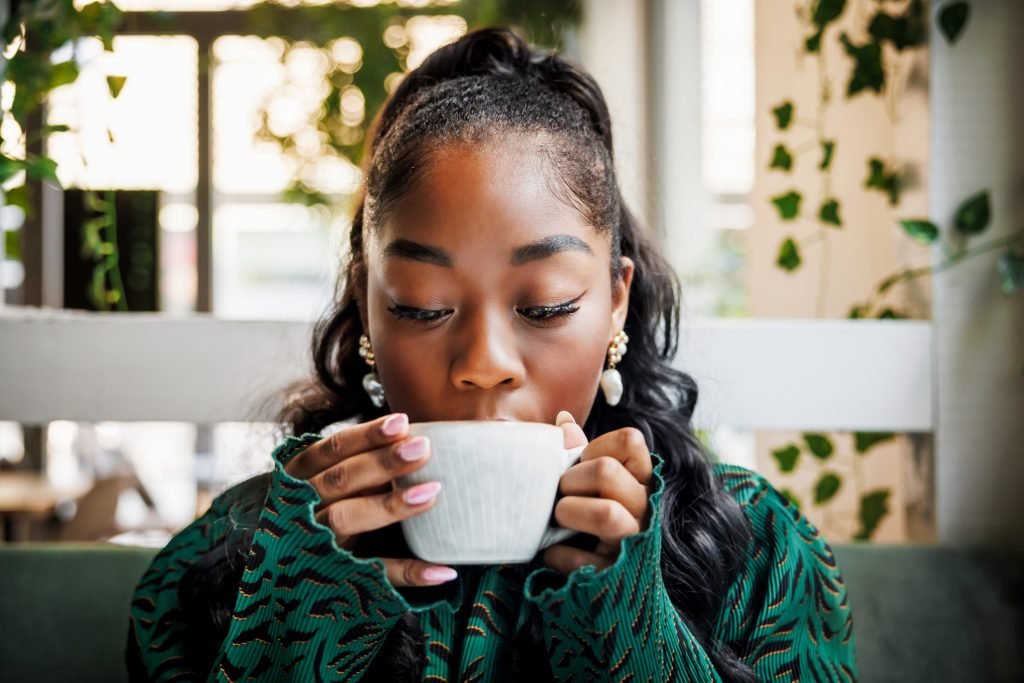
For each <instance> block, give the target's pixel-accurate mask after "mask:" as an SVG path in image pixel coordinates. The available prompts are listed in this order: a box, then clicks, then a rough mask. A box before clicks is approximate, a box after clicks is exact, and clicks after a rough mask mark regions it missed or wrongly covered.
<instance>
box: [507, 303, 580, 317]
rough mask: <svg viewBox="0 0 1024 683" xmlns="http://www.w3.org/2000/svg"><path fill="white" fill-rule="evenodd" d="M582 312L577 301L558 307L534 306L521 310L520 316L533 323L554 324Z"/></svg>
mask: <svg viewBox="0 0 1024 683" xmlns="http://www.w3.org/2000/svg"><path fill="white" fill-rule="evenodd" d="M578 310H580V307H579V306H578V305H577V304H576V300H575V299H574V300H573V301H567V302H566V303H564V304H558V305H557V306H532V307H530V308H520V309H519V315H521V316H523V317H524V318H527V319H529V320H531V321H533V322H538V323H544V322H552V321H553V320H554V319H556V318H567V317H569V316H571V315H572V314H573V313H576V312H577V311H578Z"/></svg>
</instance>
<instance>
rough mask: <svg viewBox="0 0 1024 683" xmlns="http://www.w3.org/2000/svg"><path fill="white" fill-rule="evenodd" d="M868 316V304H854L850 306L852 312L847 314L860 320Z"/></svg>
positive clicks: (848, 316)
mask: <svg viewBox="0 0 1024 683" xmlns="http://www.w3.org/2000/svg"><path fill="white" fill-rule="evenodd" d="M867 316H868V307H867V306H853V307H852V308H850V312H849V313H848V314H847V315H846V317H847V318H849V319H850V320H860V319H861V318H866V317H867Z"/></svg>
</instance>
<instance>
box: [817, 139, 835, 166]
mask: <svg viewBox="0 0 1024 683" xmlns="http://www.w3.org/2000/svg"><path fill="white" fill-rule="evenodd" d="M835 149H836V142H835V140H823V141H822V143H821V163H820V164H819V165H818V168H819V169H821V170H822V171H827V170H828V167H829V166H831V165H832V154H833V153H834V152H835Z"/></svg>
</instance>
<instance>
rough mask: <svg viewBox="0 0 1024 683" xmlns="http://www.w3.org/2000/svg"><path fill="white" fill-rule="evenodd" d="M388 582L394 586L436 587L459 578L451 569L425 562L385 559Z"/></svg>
mask: <svg viewBox="0 0 1024 683" xmlns="http://www.w3.org/2000/svg"><path fill="white" fill-rule="evenodd" d="M384 567H385V569H386V570H387V574H388V581H390V582H391V585H392V586H396V587H404V586H436V585H438V584H442V583H447V582H448V581H451V580H453V579H454V578H455V577H456V576H458V572H456V571H455V570H454V569H452V568H451V567H444V566H441V565H436V564H429V563H427V562H424V561H423V560H413V559H406V558H398V559H396V558H385V559H384Z"/></svg>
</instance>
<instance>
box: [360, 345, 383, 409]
mask: <svg viewBox="0 0 1024 683" xmlns="http://www.w3.org/2000/svg"><path fill="white" fill-rule="evenodd" d="M359 357H360V358H362V359H363V360H364V361H366V364H367V365H369V366H370V371H369V372H368V373H366V374H365V375H363V389H364V390H365V391H366V393H367V394H368V395H369V396H370V401H371V402H372V403H373V405H374V406H376V407H378V408H380V407H381V406H383V405H384V385H383V384H381V383H380V376H379V375H378V374H377V370H376V365H377V361H376V359H375V358H374V357H373V349H372V348H371V347H370V338H369V337H367V336H366V335H365V334H364V335H362V336H361V337H359Z"/></svg>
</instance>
